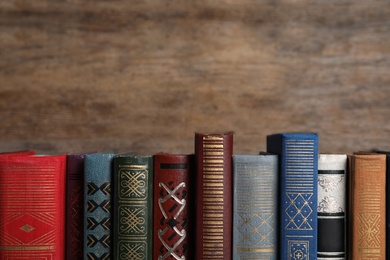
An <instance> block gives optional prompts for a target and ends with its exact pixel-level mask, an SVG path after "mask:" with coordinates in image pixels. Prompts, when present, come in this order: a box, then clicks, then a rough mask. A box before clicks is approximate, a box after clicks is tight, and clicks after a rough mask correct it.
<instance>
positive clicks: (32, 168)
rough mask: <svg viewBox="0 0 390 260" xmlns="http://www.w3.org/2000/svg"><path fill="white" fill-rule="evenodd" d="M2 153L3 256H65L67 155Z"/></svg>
mask: <svg viewBox="0 0 390 260" xmlns="http://www.w3.org/2000/svg"><path fill="white" fill-rule="evenodd" d="M26 155H30V153H28V154H25V155H20V154H19V155H17V154H13V155H4V154H3V155H2V156H0V186H1V189H0V259H5V260H11V259H12V260H13V259H43V260H49V259H50V260H52V259H56V260H57V259H59V260H60V259H64V258H65V235H64V234H65V188H66V187H65V185H66V183H65V181H66V177H65V175H66V173H65V171H66V155H59V156H26Z"/></svg>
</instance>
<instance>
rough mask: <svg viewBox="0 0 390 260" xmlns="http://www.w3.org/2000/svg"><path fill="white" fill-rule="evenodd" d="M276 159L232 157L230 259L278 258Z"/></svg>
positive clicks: (275, 157)
mask: <svg viewBox="0 0 390 260" xmlns="http://www.w3.org/2000/svg"><path fill="white" fill-rule="evenodd" d="M278 179H279V178H278V156H277V155H270V154H267V155H233V259H273V260H276V259H278V241H277V230H278V190H279V185H278Z"/></svg>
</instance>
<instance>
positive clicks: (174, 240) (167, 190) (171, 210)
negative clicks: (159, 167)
mask: <svg viewBox="0 0 390 260" xmlns="http://www.w3.org/2000/svg"><path fill="white" fill-rule="evenodd" d="M172 184H173V183H172V182H170V183H168V184H165V183H163V182H160V183H159V187H160V192H159V194H160V198H159V199H158V206H159V209H160V211H161V213H162V215H163V217H162V219H161V220H160V225H161V226H164V227H165V228H164V229H161V228H159V229H158V231H157V235H158V238H159V240H160V241H161V243H162V245H163V246H164V248H163V247H161V248H160V253H161V255H159V256H158V259H166V258H168V257H170V258H175V259H185V256H183V255H182V254H183V253H184V252H180V251H179V250H176V249H177V247H179V246H181V244H182V243H183V241H184V240H185V238H186V235H187V234H186V230H185V227H186V225H187V221H185V219H183V221H180V222H178V221H177V219H178V218H180V214H181V213H182V211H183V210H184V209H185V207H186V205H187V201H186V199H185V198H186V196H187V189H186V185H185V183H184V182H181V183H180V184H179V185H177V186H176V187H172ZM179 224H180V225H179ZM186 247H187V246H186V245H182V248H186Z"/></svg>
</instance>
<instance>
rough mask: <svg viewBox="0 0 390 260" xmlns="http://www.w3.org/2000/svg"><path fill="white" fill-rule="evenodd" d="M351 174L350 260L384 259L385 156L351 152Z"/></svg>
mask: <svg viewBox="0 0 390 260" xmlns="http://www.w3.org/2000/svg"><path fill="white" fill-rule="evenodd" d="M350 175H351V178H350V207H349V209H350V213H349V223H350V232H351V234H350V235H351V236H350V237H351V241H350V242H351V243H350V245H349V246H350V247H351V248H350V250H349V252H351V259H385V257H386V238H385V232H386V231H385V229H386V220H385V219H386V215H385V214H386V210H385V207H386V205H385V189H386V188H385V185H386V184H385V183H386V180H385V178H386V156H385V155H378V154H358V155H353V156H352V157H351V173H350Z"/></svg>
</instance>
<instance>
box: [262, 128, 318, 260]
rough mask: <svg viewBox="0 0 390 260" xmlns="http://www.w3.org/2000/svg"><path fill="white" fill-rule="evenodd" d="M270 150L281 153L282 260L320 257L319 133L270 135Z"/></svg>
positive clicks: (268, 149)
mask: <svg viewBox="0 0 390 260" xmlns="http://www.w3.org/2000/svg"><path fill="white" fill-rule="evenodd" d="M267 152H270V153H275V154H278V155H279V174H280V175H279V178H280V197H279V198H280V200H279V205H280V213H279V216H280V227H279V230H280V234H279V235H280V238H279V243H278V244H279V245H280V259H288V260H296V259H302V260H309V259H317V244H318V241H317V234H318V227H317V223H318V221H317V201H318V192H317V190H318V189H317V187H318V136H317V134H314V133H307V134H306V133H283V134H275V135H270V136H267Z"/></svg>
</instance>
